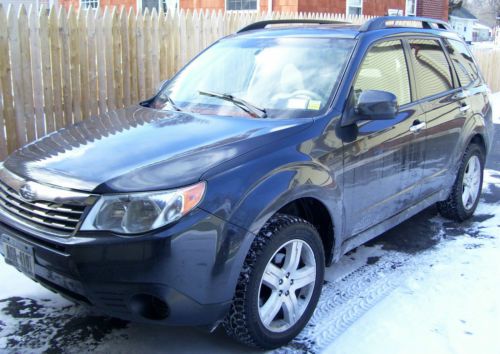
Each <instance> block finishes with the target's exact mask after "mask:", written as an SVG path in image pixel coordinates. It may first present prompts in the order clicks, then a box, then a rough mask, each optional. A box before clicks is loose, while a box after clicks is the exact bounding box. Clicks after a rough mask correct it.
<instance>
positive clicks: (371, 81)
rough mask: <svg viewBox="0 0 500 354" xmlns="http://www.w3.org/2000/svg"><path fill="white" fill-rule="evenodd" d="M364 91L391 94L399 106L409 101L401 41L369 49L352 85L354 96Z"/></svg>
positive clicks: (408, 85)
mask: <svg viewBox="0 0 500 354" xmlns="http://www.w3.org/2000/svg"><path fill="white" fill-rule="evenodd" d="M366 90H381V91H388V92H391V93H393V94H394V95H396V97H397V98H398V103H399V104H400V105H404V104H406V103H409V102H410V101H411V91H410V81H409V78H408V67H407V65H406V60H405V54H404V50H403V45H402V43H401V41H386V42H382V43H379V44H376V45H375V46H373V47H372V48H370V50H369V51H368V53H367V54H366V56H365V58H364V59H363V63H362V64H361V68H360V70H359V73H358V77H357V78H356V82H355V83H354V92H355V93H356V94H359V93H360V92H361V91H366Z"/></svg>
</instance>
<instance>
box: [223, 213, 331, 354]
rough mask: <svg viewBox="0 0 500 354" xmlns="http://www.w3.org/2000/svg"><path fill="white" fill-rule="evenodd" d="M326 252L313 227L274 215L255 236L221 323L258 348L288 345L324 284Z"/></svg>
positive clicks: (300, 221)
mask: <svg viewBox="0 0 500 354" xmlns="http://www.w3.org/2000/svg"><path fill="white" fill-rule="evenodd" d="M324 268H325V256H324V250H323V244H322V241H321V239H320V236H319V234H318V232H317V231H316V229H315V228H314V226H312V225H311V224H309V223H308V222H307V221H305V220H302V219H300V218H298V217H294V216H289V215H284V214H276V215H275V216H273V217H272V218H271V219H270V220H269V221H268V222H267V223H266V224H265V225H264V227H263V228H262V230H261V231H260V232H259V234H258V235H257V236H256V237H255V240H254V241H253V243H252V246H251V248H250V251H249V253H248V255H247V257H246V259H245V263H244V265H243V269H242V271H241V274H240V277H239V280H238V284H237V287H236V292H235V296H234V299H233V304H232V305H231V309H230V311H229V313H228V315H227V316H226V318H225V320H224V322H223V326H224V329H225V330H226V333H227V334H228V335H229V336H230V337H233V338H234V339H236V340H237V341H239V342H241V343H243V344H246V345H249V346H253V347H257V348H262V349H274V348H277V347H280V346H282V345H285V344H287V343H288V342H290V341H291V340H292V339H293V338H295V337H296V336H297V334H299V332H300V331H301V330H302V329H303V328H304V327H305V325H306V324H307V322H308V321H309V319H310V318H311V315H312V314H313V312H314V309H315V308H316V304H317V302H318V299H319V296H320V294H321V287H322V285H323V278H324V270H325V269H324Z"/></svg>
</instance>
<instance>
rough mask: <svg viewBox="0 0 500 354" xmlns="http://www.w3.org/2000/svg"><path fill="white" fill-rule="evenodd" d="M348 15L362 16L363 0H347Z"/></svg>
mask: <svg viewBox="0 0 500 354" xmlns="http://www.w3.org/2000/svg"><path fill="white" fill-rule="evenodd" d="M346 9H347V15H350V16H355V15H356V16H361V15H362V14H363V0H347V6H346Z"/></svg>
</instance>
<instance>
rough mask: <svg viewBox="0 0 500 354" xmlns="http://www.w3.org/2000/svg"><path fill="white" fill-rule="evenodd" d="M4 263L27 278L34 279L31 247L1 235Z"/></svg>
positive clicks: (33, 259) (33, 261)
mask: <svg viewBox="0 0 500 354" xmlns="http://www.w3.org/2000/svg"><path fill="white" fill-rule="evenodd" d="M1 236H2V237H1V238H2V245H3V255H4V257H5V261H6V262H7V263H8V264H10V265H12V266H14V267H16V268H17V269H18V270H20V271H21V272H23V273H24V274H26V275H27V276H29V277H31V278H34V277H35V257H34V255H33V247H31V246H29V245H27V244H26V243H24V242H22V241H19V240H18V239H16V238H13V237H11V236H9V235H5V234H2V235H1Z"/></svg>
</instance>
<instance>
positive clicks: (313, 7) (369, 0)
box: [59, 0, 448, 21]
mask: <svg viewBox="0 0 500 354" xmlns="http://www.w3.org/2000/svg"><path fill="white" fill-rule="evenodd" d="M59 3H60V4H61V5H63V6H64V7H66V8H69V6H70V4H73V6H74V7H75V8H78V6H79V5H80V0H59ZM259 3H260V8H259V11H262V12H266V11H267V10H268V9H267V5H268V1H267V0H260V1H259ZM100 6H101V8H103V7H105V6H118V7H121V6H125V7H126V8H128V7H133V8H134V9H135V8H136V0H100ZM179 7H180V8H181V9H185V10H187V9H190V10H195V9H197V10H201V9H204V10H216V11H219V10H222V11H224V10H225V0H180V1H179ZM389 9H399V10H403V13H404V12H405V11H406V1H405V0H364V1H363V15H368V16H384V15H387V12H388V10H389ZM273 11H275V12H329V13H341V14H345V13H346V0H273ZM417 15H418V16H425V17H433V18H439V19H442V20H445V21H448V0H417Z"/></svg>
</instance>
